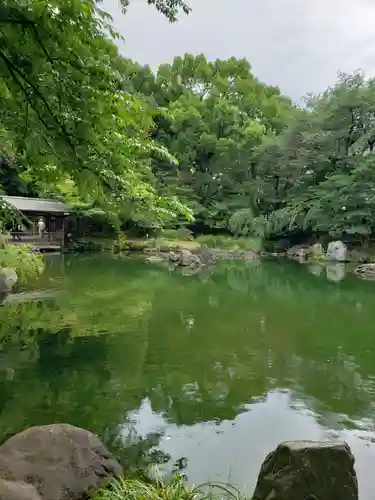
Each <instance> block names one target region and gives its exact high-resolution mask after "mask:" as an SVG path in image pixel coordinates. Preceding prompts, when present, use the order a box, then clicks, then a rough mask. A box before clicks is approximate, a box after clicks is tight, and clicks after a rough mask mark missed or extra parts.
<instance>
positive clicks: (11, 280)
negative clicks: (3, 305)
mask: <svg viewBox="0 0 375 500" xmlns="http://www.w3.org/2000/svg"><path fill="white" fill-rule="evenodd" d="M17 280H18V276H17V273H16V271H15V270H14V269H13V268H11V267H1V268H0V293H4V292H10V291H11V290H12V288H13V287H14V285H15V284H16V283H17Z"/></svg>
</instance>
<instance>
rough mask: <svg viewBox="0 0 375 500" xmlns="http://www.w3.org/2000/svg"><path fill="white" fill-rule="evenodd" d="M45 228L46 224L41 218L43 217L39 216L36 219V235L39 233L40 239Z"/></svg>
mask: <svg viewBox="0 0 375 500" xmlns="http://www.w3.org/2000/svg"><path fill="white" fill-rule="evenodd" d="M45 229H46V225H45V222H44V220H43V217H40V218H39V220H38V235H39V238H40V239H42V238H43V236H44V231H45Z"/></svg>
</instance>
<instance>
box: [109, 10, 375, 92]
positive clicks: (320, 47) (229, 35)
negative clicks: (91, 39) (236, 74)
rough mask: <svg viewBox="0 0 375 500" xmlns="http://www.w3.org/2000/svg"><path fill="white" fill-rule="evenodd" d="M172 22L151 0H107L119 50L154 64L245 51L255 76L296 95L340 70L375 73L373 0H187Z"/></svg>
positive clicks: (329, 79)
mask: <svg viewBox="0 0 375 500" xmlns="http://www.w3.org/2000/svg"><path fill="white" fill-rule="evenodd" d="M188 4H189V5H190V6H191V7H192V13H191V14H190V15H189V16H181V18H180V20H179V22H178V23H176V24H169V23H168V22H167V21H166V20H165V19H164V18H163V16H161V15H160V14H158V13H157V12H156V11H155V9H154V8H152V7H149V6H148V5H147V2H146V0H131V6H130V7H129V11H128V13H127V14H126V15H125V16H124V15H122V14H121V12H120V10H119V8H118V0H104V3H103V5H104V8H105V9H106V10H107V11H110V12H111V14H112V15H113V16H114V21H115V26H116V28H117V29H118V30H119V31H120V32H121V34H122V35H123V36H124V38H125V44H121V52H122V53H123V54H124V55H125V56H126V57H131V58H132V59H134V60H136V61H138V62H140V63H147V64H150V65H151V66H157V65H158V64H160V63H163V62H169V61H171V60H172V59H173V57H174V56H177V55H183V54H184V53H186V52H189V53H193V54H198V53H204V54H205V55H206V57H207V58H209V59H216V58H228V57H231V56H236V57H246V58H247V59H248V60H249V62H250V64H251V66H252V68H253V71H254V73H255V74H256V76H257V77H258V78H259V79H261V80H262V81H265V82H267V83H270V84H272V85H278V86H279V87H280V88H281V90H282V91H283V92H284V93H286V94H288V95H289V96H291V97H292V98H293V99H294V100H295V101H298V100H299V98H300V97H302V96H303V95H305V94H306V93H308V92H318V91H320V90H323V89H324V88H326V87H327V86H328V85H330V84H332V83H333V82H334V81H335V79H336V75H337V72H338V71H345V72H348V71H354V70H356V69H363V70H364V71H365V73H366V74H367V75H369V76H370V75H375V0H188Z"/></svg>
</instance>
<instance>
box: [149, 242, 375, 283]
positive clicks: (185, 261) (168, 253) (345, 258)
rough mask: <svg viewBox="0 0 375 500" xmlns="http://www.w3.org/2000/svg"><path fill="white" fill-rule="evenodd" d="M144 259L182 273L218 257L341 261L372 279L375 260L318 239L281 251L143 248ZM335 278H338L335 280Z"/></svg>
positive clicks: (320, 262) (313, 262)
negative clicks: (177, 269)
mask: <svg viewBox="0 0 375 500" xmlns="http://www.w3.org/2000/svg"><path fill="white" fill-rule="evenodd" d="M142 254H143V255H145V260H146V262H149V263H151V264H160V265H165V266H167V267H168V268H170V269H176V268H181V269H182V270H183V272H184V274H189V275H191V274H195V273H198V272H199V271H200V270H201V269H202V268H205V267H207V266H210V265H212V264H215V263H216V262H218V261H221V260H239V261H245V262H251V261H255V260H259V259H275V258H276V259H287V260H294V261H297V262H299V263H300V264H309V265H318V266H324V265H328V264H329V265H334V264H340V265H344V264H347V263H351V264H356V267H355V268H354V269H353V272H354V274H355V275H356V276H358V277H359V278H361V279H367V280H375V262H373V260H375V259H373V257H372V256H371V255H370V254H368V253H366V252H364V251H363V250H358V249H354V250H351V251H349V250H348V248H347V246H346V245H345V243H343V242H342V241H333V242H331V243H329V244H328V247H327V251H325V249H324V247H323V245H322V244H320V243H315V244H313V245H295V246H293V247H291V248H288V249H286V250H284V251H278V252H255V251H253V250H251V249H249V250H237V251H226V250H220V249H212V248H208V247H207V246H206V245H203V246H201V247H200V248H199V249H198V250H196V251H190V250H188V249H186V248H183V247H181V248H178V249H174V250H170V249H168V248H167V249H165V250H160V249H148V250H147V251H144V252H142ZM336 281H337V280H336Z"/></svg>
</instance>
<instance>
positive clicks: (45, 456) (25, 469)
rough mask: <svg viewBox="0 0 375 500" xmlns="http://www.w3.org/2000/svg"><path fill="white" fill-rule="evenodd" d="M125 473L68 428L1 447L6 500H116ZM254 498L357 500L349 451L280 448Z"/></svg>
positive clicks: (298, 444) (48, 428) (338, 446)
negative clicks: (100, 496)
mask: <svg viewBox="0 0 375 500" xmlns="http://www.w3.org/2000/svg"><path fill="white" fill-rule="evenodd" d="M124 474H125V476H126V471H124V470H123V468H122V466H121V465H120V464H119V463H118V461H117V460H116V459H115V458H114V457H113V455H112V454H111V453H110V452H109V451H108V450H107V449H106V447H105V446H104V445H103V443H102V442H101V441H100V439H99V438H98V437H97V436H95V435H94V434H92V433H91V432H89V431H87V430H84V429H80V428H78V427H74V426H72V425H69V424H52V425H44V426H40V427H31V428H29V429H26V430H25V431H23V432H21V433H19V434H16V435H15V436H13V437H11V438H10V439H8V441H6V442H5V443H4V444H3V445H2V446H0V498H1V500H87V499H89V498H91V496H92V495H93V494H95V492H96V491H97V490H98V489H102V488H109V490H108V498H109V499H111V493H110V485H111V481H112V480H113V479H114V478H117V477H124ZM106 498H107V497H106ZM115 498H119V497H118V496H113V500H114V499H115ZM251 498H252V500H270V499H274V500H277V499H280V500H281V499H286V498H287V499H288V500H301V499H302V498H306V499H307V498H311V499H313V498H314V499H315V498H316V499H319V500H332V499H336V498H337V499H340V500H358V484H357V477H356V473H355V470H354V457H353V455H352V453H351V450H350V448H349V446H348V445H347V444H346V443H345V442H314V441H291V442H285V443H281V444H280V445H279V446H278V447H277V448H276V449H275V450H274V451H273V452H271V453H270V454H269V455H268V456H267V457H266V458H265V460H264V462H263V464H262V466H261V469H260V473H259V476H258V480H257V483H256V486H255V490H254V494H253V496H252V497H251ZM124 500H125V498H124ZM176 500H180V499H179V498H177V499H176Z"/></svg>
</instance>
